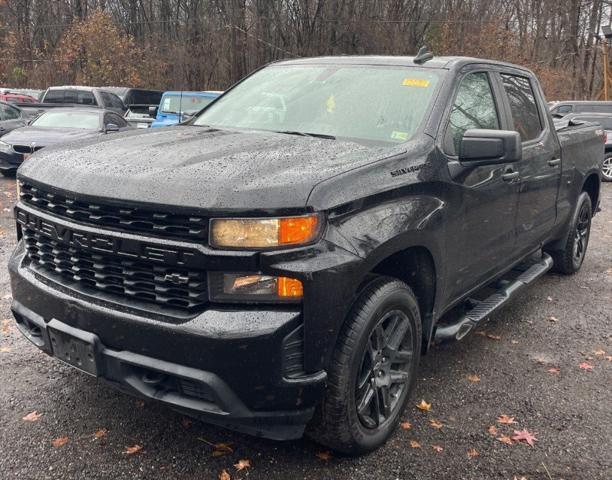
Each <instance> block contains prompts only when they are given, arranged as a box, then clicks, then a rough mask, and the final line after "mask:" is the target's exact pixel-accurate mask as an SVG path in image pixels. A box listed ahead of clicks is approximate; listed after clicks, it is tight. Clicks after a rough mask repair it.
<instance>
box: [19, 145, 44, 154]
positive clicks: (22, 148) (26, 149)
mask: <svg viewBox="0 0 612 480" xmlns="http://www.w3.org/2000/svg"><path fill="white" fill-rule="evenodd" d="M41 148H42V147H32V146H31V145H13V150H15V151H16V152H17V153H34V152H37V151H38V150H40V149H41Z"/></svg>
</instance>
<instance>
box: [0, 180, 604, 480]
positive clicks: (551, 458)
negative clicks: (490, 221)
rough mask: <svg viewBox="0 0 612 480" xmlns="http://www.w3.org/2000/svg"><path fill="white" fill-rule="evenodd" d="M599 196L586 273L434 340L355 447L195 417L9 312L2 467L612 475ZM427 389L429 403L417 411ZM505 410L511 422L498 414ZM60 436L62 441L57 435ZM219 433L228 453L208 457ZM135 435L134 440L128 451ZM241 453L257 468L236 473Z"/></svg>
mask: <svg viewBox="0 0 612 480" xmlns="http://www.w3.org/2000/svg"><path fill="white" fill-rule="evenodd" d="M602 196H603V202H602V208H603V212H601V213H600V214H599V215H598V216H597V217H596V218H595V220H594V224H593V230H592V237H591V243H590V246H589V254H588V255H587V259H586V261H585V264H584V266H583V268H582V270H581V271H580V273H579V274H577V275H576V276H573V277H560V276H556V275H547V276H545V277H544V278H543V279H541V280H539V281H538V282H537V284H536V285H535V286H534V287H533V288H531V289H530V290H528V291H527V292H526V293H525V294H524V295H523V296H522V297H521V298H520V299H517V300H516V301H515V302H514V303H513V304H512V305H510V306H508V307H506V308H505V309H503V310H502V311H500V312H499V313H497V314H496V315H494V316H493V317H492V318H491V319H490V320H489V321H488V323H487V324H485V325H484V326H483V327H482V329H481V331H480V334H475V335H471V336H470V337H469V338H467V339H465V340H464V341H463V342H460V343H456V344H452V345H448V346H444V347H439V348H435V349H433V351H432V352H431V354H430V355H428V356H426V357H424V358H423V361H422V369H421V377H420V379H419V382H418V384H417V388H416V393H415V396H414V397H413V398H412V400H411V402H410V405H409V407H408V408H407V410H406V412H405V413H404V419H405V420H406V421H409V422H410V424H411V428H409V429H403V428H399V429H398V430H397V431H396V433H395V434H394V435H393V437H392V438H391V440H390V441H389V443H388V444H387V445H386V446H384V447H383V448H381V449H380V450H378V451H377V452H374V453H372V454H370V455H368V456H364V457H361V458H338V457H334V456H330V457H329V458H328V455H327V454H326V452H324V451H323V450H322V449H321V448H320V447H319V446H317V445H316V444H313V443H311V442H308V441H307V440H303V441H296V442H290V443H276V442H271V441H266V440H261V439H255V438H251V437H248V436H245V435H241V434H237V433H232V432H228V431H225V430H222V429H220V428H215V427H212V426H209V425H206V424H203V423H199V422H193V423H192V422H190V421H188V420H186V419H184V418H183V417H182V416H181V415H179V414H177V413H174V412H173V411H171V410H169V409H167V408H165V407H163V406H161V405H158V404H156V403H153V402H142V401H139V400H135V399H134V398H132V397H130V396H127V395H124V394H122V393H119V392H117V391H115V390H113V389H111V388H110V387H108V386H107V385H105V384H103V383H98V382H97V381H96V380H95V379H93V378H90V377H88V376H86V375H83V374H81V373H79V372H77V371H75V370H72V369H71V368H69V367H67V366H64V365H63V364H61V363H60V362H58V361H56V360H54V359H52V358H49V357H47V356H46V355H44V354H42V353H41V352H39V351H38V350H37V349H36V348H35V347H34V346H32V345H30V344H29V342H27V341H26V340H25V339H24V338H22V337H21V335H20V334H19V333H18V331H17V330H16V328H15V326H14V323H13V321H12V320H7V321H2V324H1V326H0V328H1V333H0V405H1V406H2V407H1V408H0V478H2V479H4V478H6V479H13V478H19V479H22V478H27V479H40V478H58V479H60V478H61V479H72V478H75V479H107V478H108V479H111V478H112V479H119V478H121V479H123V478H128V479H144V478H147V479H149V478H164V479H165V478H182V479H216V478H218V477H219V475H220V474H221V472H222V471H223V470H224V469H225V470H227V472H228V473H229V474H230V475H231V478H232V479H240V478H242V479H246V478H250V479H277V478H278V479H283V480H286V479H292V480H293V479H299V478H304V479H330V478H333V479H371V478H378V479H411V478H416V479H498V478H499V479H510V480H512V479H514V478H516V479H517V480H518V479H522V478H523V477H524V478H525V479H529V480H535V479H544V480H552V479H555V480H557V479H566V480H568V479H585V480H592V479H607V480H610V479H612V447H611V445H612V389H611V386H612V331H611V328H610V326H611V319H612V253H611V252H612V184H605V185H604V186H603V192H602ZM14 197H15V182H14V181H12V180H8V179H0V228H1V230H0V256H1V260H2V264H3V265H6V262H7V259H8V256H9V254H10V252H11V250H12V249H13V246H14V244H15V233H14V226H13V218H12V205H13V202H14ZM9 306H10V289H9V280H8V274H7V273H6V269H5V268H4V267H3V268H2V269H1V270H0V308H1V309H2V313H1V315H2V317H0V319H1V318H4V319H10V318H11V314H10V310H9ZM583 363H588V364H589V365H592V366H593V369H592V370H585V369H582V368H580V365H581V364H583ZM583 366H584V365H583ZM549 369H558V371H557V370H552V371H551V372H549ZM469 376H477V378H476V377H470V378H471V380H470V379H469V378H468V377H469ZM475 380H477V381H475ZM422 399H423V400H426V401H427V402H429V403H431V405H432V406H431V411H429V412H422V411H420V410H418V409H417V408H415V405H416V404H417V403H418V402H420V401H421V400H422ZM33 411H36V412H38V413H39V414H41V417H40V418H39V419H38V420H37V421H35V422H28V421H24V420H23V419H22V418H23V417H24V416H25V415H27V414H29V413H30V412H33ZM501 414H506V415H509V416H512V417H514V419H515V421H516V422H517V423H516V424H510V425H508V424H500V423H497V421H496V420H497V418H498V417H499V416H500V415H501ZM432 420H436V421H438V422H440V423H442V425H443V426H442V427H441V428H434V426H432V424H431V421H432ZM405 426H407V425H405ZM491 426H496V428H497V430H498V431H497V434H496V435H494V434H492V433H490V432H489V427H491ZM103 429H104V430H103ZM522 429H527V430H529V431H530V432H532V433H534V434H535V436H536V437H537V439H538V440H537V442H535V446H533V447H530V446H528V445H527V444H525V443H514V444H512V445H507V444H504V443H502V442H501V441H499V440H498V438H501V437H502V435H510V436H511V435H512V433H513V431H514V430H522ZM100 430H103V431H102V432H101V433H100V438H96V435H95V432H99V431H100ZM62 437H66V439H67V442H66V443H65V444H64V445H60V446H58V445H55V446H54V444H53V441H54V440H56V439H61V438H62ZM413 441H414V442H418V445H420V448H419V447H417V445H416V444H414V443H412V445H411V442H413ZM220 442H222V443H226V444H231V448H232V450H233V451H232V452H231V453H228V454H227V455H222V456H216V455H213V451H214V448H213V447H212V445H214V444H217V443H220ZM58 443H62V442H61V441H60V442H58ZM134 445H140V446H142V449H141V450H140V451H139V452H138V453H135V454H132V455H128V454H126V453H125V450H126V448H127V447H130V446H134ZM432 446H437V447H441V450H440V449H438V450H440V451H437V450H435V449H434V448H432ZM414 447H417V448H414ZM469 452H471V455H470V454H469ZM241 459H246V460H249V461H250V464H251V467H250V468H247V469H243V470H242V471H237V470H236V468H235V467H234V464H236V463H237V462H238V461H239V460H241Z"/></svg>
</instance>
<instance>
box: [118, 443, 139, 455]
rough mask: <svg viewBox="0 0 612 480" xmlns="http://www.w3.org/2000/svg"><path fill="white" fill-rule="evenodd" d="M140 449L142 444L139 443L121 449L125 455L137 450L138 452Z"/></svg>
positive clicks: (132, 453) (134, 452)
mask: <svg viewBox="0 0 612 480" xmlns="http://www.w3.org/2000/svg"><path fill="white" fill-rule="evenodd" d="M141 450H142V446H141V445H138V444H136V445H132V446H131V447H126V448H125V450H124V451H123V453H124V454H125V455H134V454H136V453H138V452H140V451H141Z"/></svg>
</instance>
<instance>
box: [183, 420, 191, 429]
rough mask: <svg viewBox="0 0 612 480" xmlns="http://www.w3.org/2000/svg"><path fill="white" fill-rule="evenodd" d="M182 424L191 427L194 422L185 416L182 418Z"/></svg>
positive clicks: (184, 426)
mask: <svg viewBox="0 0 612 480" xmlns="http://www.w3.org/2000/svg"><path fill="white" fill-rule="evenodd" d="M181 425H182V426H183V428H190V427H191V426H192V425H193V422H192V421H191V420H189V419H188V418H183V419H182V420H181Z"/></svg>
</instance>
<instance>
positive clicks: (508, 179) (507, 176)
mask: <svg viewBox="0 0 612 480" xmlns="http://www.w3.org/2000/svg"><path fill="white" fill-rule="evenodd" d="M519 175H520V174H519V172H508V173H504V174H503V175H502V180H503V181H504V182H512V181H513V180H515V179H517V178H519Z"/></svg>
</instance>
